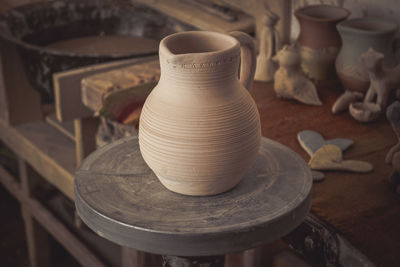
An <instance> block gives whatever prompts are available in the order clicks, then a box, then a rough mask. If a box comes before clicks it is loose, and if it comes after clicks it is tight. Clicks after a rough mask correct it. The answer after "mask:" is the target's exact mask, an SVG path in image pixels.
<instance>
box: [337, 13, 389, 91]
mask: <svg viewBox="0 0 400 267" xmlns="http://www.w3.org/2000/svg"><path fill="white" fill-rule="evenodd" d="M337 29H338V31H339V33H340V36H341V37H342V41H343V46H342V49H341V50H340V52H339V54H338V57H337V59H336V72H337V75H338V77H339V79H340V81H341V82H342V85H343V86H344V89H345V90H350V91H359V92H365V91H366V90H367V89H368V87H369V78H368V74H367V72H366V70H365V69H364V67H363V66H362V63H361V60H360V56H361V55H362V54H363V53H365V52H367V51H368V49H369V48H373V49H374V50H375V51H377V52H381V53H383V54H384V66H385V67H392V66H394V65H395V64H396V60H395V56H394V53H393V52H394V51H393V38H394V34H395V33H396V31H397V24H396V23H394V22H391V21H388V20H384V19H375V18H361V19H351V20H347V21H343V22H341V23H339V24H338V25H337Z"/></svg>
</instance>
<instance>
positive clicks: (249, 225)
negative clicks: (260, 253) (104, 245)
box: [75, 137, 312, 256]
mask: <svg viewBox="0 0 400 267" xmlns="http://www.w3.org/2000/svg"><path fill="white" fill-rule="evenodd" d="M311 186H312V177H311V173H310V169H309V168H308V166H307V164H306V163H305V162H304V160H302V159H301V158H300V157H299V156H298V155H297V154H296V153H294V152H293V151H292V150H290V149H289V148H287V147H285V146H283V145H281V144H279V143H277V142H274V141H272V140H269V139H267V138H263V139H262V145H261V148H260V152H259V155H258V158H257V160H256V162H255V164H254V165H253V166H252V167H251V168H250V169H249V170H248V171H247V173H246V175H245V178H244V179H243V180H242V182H240V183H239V184H238V185H237V186H236V187H234V188H233V189H232V190H230V191H228V192H226V193H223V194H220V195H215V196H209V197H191V196H184V195H180V194H176V193H173V192H171V191H169V190H167V189H166V188H165V187H164V186H163V185H162V184H161V183H160V182H159V181H158V179H157V177H156V176H155V174H154V173H153V172H152V171H151V170H150V169H149V168H148V166H147V165H146V163H145V162H144V160H143V158H142V157H141V154H140V150H139V146H138V140H137V137H128V138H124V139H121V140H119V141H117V142H114V143H112V144H110V145H107V146H105V147H103V148H101V149H99V150H97V151H96V152H94V153H92V154H91V155H90V156H89V157H87V158H86V160H85V161H84V162H83V163H82V165H81V167H80V169H79V170H78V171H77V173H76V176H75V198H76V199H75V202H76V207H77V210H78V213H79V215H80V217H81V218H82V219H83V221H84V222H85V223H86V224H87V225H88V226H89V227H90V228H92V229H93V230H94V231H95V232H97V233H98V234H99V235H101V236H103V237H105V238H107V239H109V240H111V241H113V242H116V243H118V244H120V245H123V246H126V247H131V248H135V249H138V250H141V251H146V252H151V253H156V254H166V255H181V256H207V255H216V254H225V253H229V252H233V251H241V250H245V249H248V248H250V247H255V246H258V245H261V244H263V243H267V242H271V241H273V240H276V239H279V238H280V237H282V236H283V235H285V234H287V233H289V232H290V231H291V230H293V229H294V228H295V227H296V226H297V225H299V224H300V223H301V222H302V221H303V219H304V218H305V216H306V215H307V213H308V212H309V209H310V207H311ZM233 240H235V241H234V242H233ZM210 244H212V246H210Z"/></svg>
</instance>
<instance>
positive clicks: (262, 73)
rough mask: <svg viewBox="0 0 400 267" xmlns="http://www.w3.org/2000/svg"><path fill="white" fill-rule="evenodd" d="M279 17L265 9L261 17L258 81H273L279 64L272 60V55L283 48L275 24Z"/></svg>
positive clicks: (256, 76) (256, 78)
mask: <svg viewBox="0 0 400 267" xmlns="http://www.w3.org/2000/svg"><path fill="white" fill-rule="evenodd" d="M278 20H279V17H278V16H277V15H276V14H275V13H273V12H271V11H269V10H268V9H265V11H264V15H263V17H262V19H261V22H262V28H261V30H260V31H259V34H260V36H259V40H260V43H259V54H258V56H257V68H256V74H255V76H254V79H255V80H257V81H265V82H267V81H272V80H273V79H274V73H275V70H276V68H277V66H276V65H277V64H276V63H275V62H274V61H273V60H272V57H273V56H274V55H275V54H276V53H277V52H278V51H279V49H280V48H281V42H280V39H279V34H278V32H277V31H276V30H275V28H274V27H275V25H276V23H277V22H278Z"/></svg>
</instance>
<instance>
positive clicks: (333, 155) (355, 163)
mask: <svg viewBox="0 0 400 267" xmlns="http://www.w3.org/2000/svg"><path fill="white" fill-rule="evenodd" d="M308 165H309V166H310V168H311V169H314V170H331V171H332V170H337V171H351V172H370V171H372V170H373V166H372V165H371V164H370V163H368V162H364V161H359V160H343V155H342V150H341V149H340V148H339V147H338V146H335V145H331V144H328V145H324V146H323V147H321V148H320V149H318V151H317V152H315V154H314V155H313V156H312V157H311V159H310V162H309V163H308Z"/></svg>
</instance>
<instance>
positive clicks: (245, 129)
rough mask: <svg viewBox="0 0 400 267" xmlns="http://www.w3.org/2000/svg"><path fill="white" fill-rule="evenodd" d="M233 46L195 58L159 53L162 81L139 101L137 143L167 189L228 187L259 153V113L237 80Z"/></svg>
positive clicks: (205, 191)
mask: <svg viewBox="0 0 400 267" xmlns="http://www.w3.org/2000/svg"><path fill="white" fill-rule="evenodd" d="M229 38H231V37H229ZM233 48H234V49H230V50H228V51H226V52H223V53H218V54H216V55H214V56H210V55H209V53H204V54H207V55H208V57H204V59H203V60H202V57H201V56H200V55H201V54H197V56H199V58H197V56H195V59H194V60H196V62H195V61H194V60H193V58H191V57H190V58H189V57H188V58H185V59H183V58H181V59H179V60H174V58H172V59H171V58H169V57H168V56H163V54H162V52H161V53H160V63H161V79H160V82H159V84H158V85H157V86H156V88H154V89H153V91H152V93H151V94H150V96H149V97H148V98H147V100H146V103H145V105H144V107H143V110H142V114H141V118H140V124H139V127H140V128H139V144H140V150H141V153H142V156H143V158H144V160H145V161H146V163H147V164H148V165H149V167H150V168H151V169H152V170H153V171H154V172H155V174H156V175H157V177H158V178H159V179H160V181H161V183H162V184H163V185H164V186H166V187H167V188H168V189H170V190H172V191H175V192H177V193H181V194H186V195H213V194H218V193H221V192H224V191H227V190H229V189H231V188H232V187H234V186H235V185H236V184H237V183H238V182H239V181H240V180H241V178H242V177H243V175H244V173H245V172H246V170H247V169H248V168H249V167H250V165H251V164H252V163H253V161H254V159H255V157H256V155H257V153H258V149H259V145H260V139H261V130H260V119H259V114H258V111H257V107H256V105H255V103H254V100H253V99H252V97H251V96H250V94H249V93H248V92H247V90H246V89H245V88H243V86H242V85H241V84H240V83H239V80H238V78H237V73H238V66H239V60H240V48H239V46H235V47H233ZM161 51H162V50H161ZM182 62H183V63H182ZM185 62H186V63H185ZM188 62H190V63H188Z"/></svg>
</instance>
